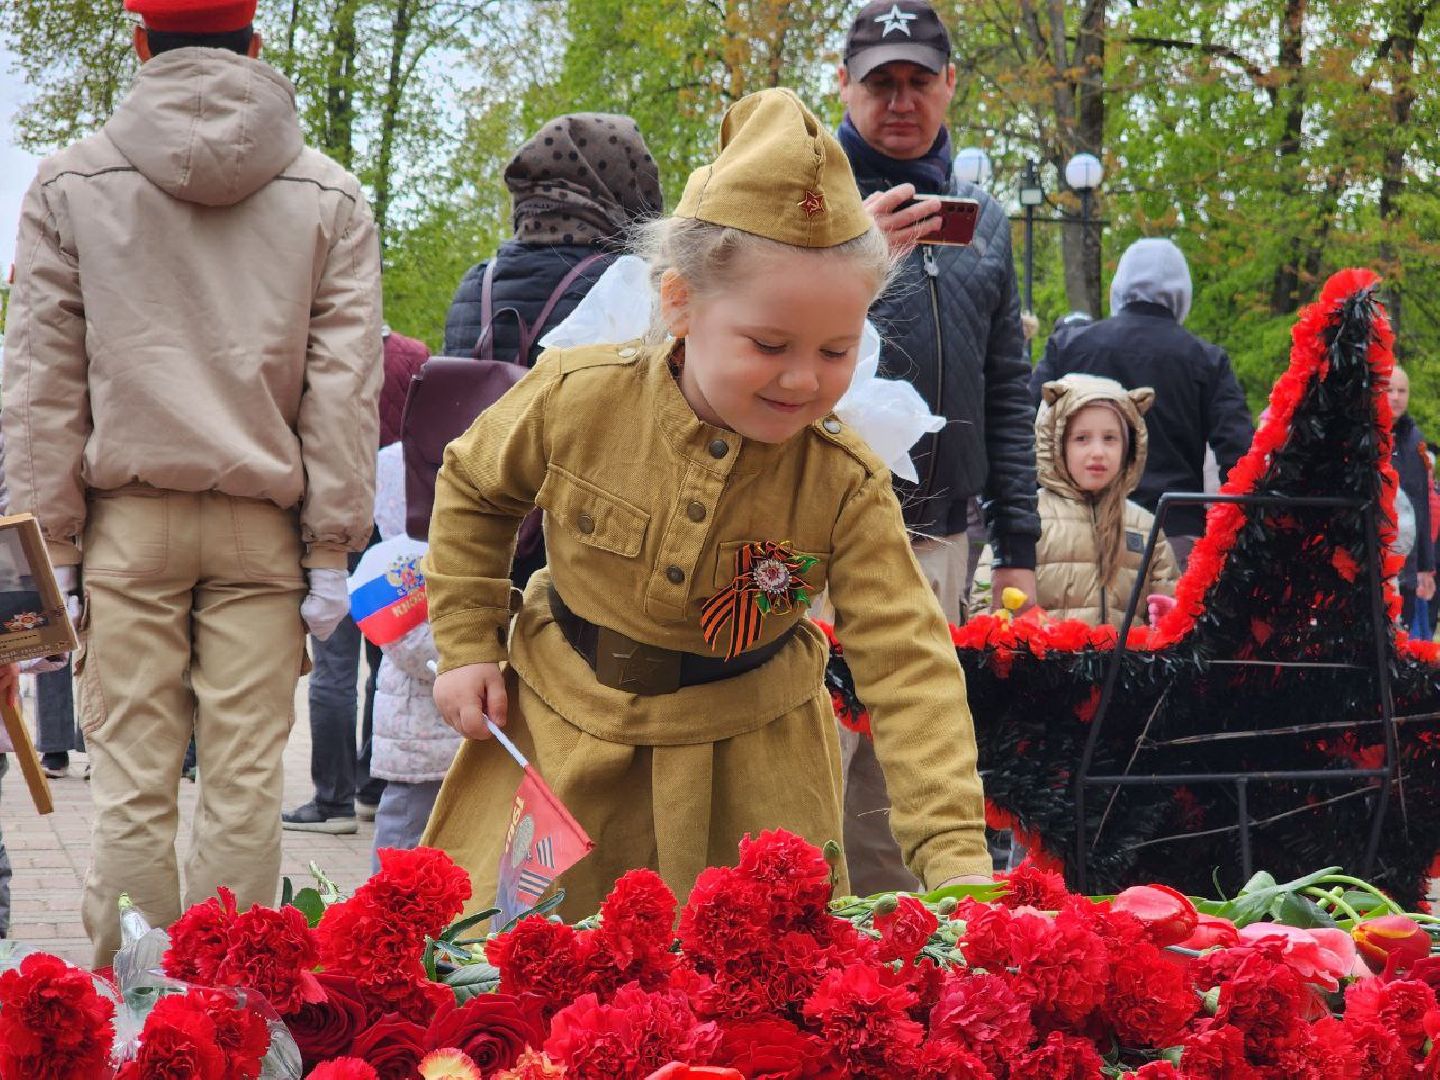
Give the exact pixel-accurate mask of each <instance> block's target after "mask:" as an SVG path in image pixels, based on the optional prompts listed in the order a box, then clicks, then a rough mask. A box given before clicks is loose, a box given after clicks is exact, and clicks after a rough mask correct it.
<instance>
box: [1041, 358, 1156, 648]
mask: <svg viewBox="0 0 1440 1080" xmlns="http://www.w3.org/2000/svg"><path fill="white" fill-rule="evenodd" d="M1154 399H1155V392H1154V391H1153V390H1151V389H1150V388H1149V387H1148V386H1147V387H1140V388H1138V389H1135V390H1126V389H1125V388H1124V387H1123V386H1121V385H1120V384H1119V383H1118V382H1116V381H1115V380H1113V379H1103V378H1099V377H1098V376H1093V375H1067V376H1065V378H1063V379H1059V380H1056V381H1054V382H1048V383H1046V384H1045V386H1044V388H1043V390H1042V404H1041V406H1040V410H1039V413H1038V414H1037V415H1036V417H1035V465H1036V471H1037V473H1038V475H1039V480H1040V544H1039V547H1038V548H1037V549H1036V555H1035V579H1036V586H1037V595H1036V597H1035V602H1036V603H1037V604H1038V605H1039V606H1040V607H1041V608H1043V609H1044V610H1045V612H1046V613H1047V614H1048V615H1050V616H1051V617H1052V618H1055V619H1081V620H1083V621H1085V622H1088V623H1093V624H1096V625H1099V624H1100V623H1109V624H1110V625H1111V626H1115V627H1118V626H1119V625H1120V624H1121V623H1122V622H1124V620H1125V609H1126V605H1127V604H1128V603H1129V602H1130V593H1131V590H1132V589H1134V588H1135V587H1136V581H1137V578H1138V576H1139V572H1140V561H1141V558H1142V556H1143V554H1144V551H1145V542H1146V540H1147V539H1148V537H1149V535H1150V527H1151V525H1152V524H1153V523H1154V520H1155V518H1154V516H1153V515H1152V514H1151V513H1150V512H1149V511H1148V510H1145V509H1144V508H1142V507H1141V506H1139V505H1138V504H1136V503H1133V502H1130V501H1129V499H1128V498H1127V496H1128V495H1129V494H1130V492H1132V491H1134V490H1135V485H1136V484H1138V483H1139V482H1140V476H1141V474H1142V473H1143V472H1144V471H1145V446H1146V438H1145V424H1144V423H1143V422H1142V420H1141V417H1142V416H1143V415H1144V414H1145V412H1146V410H1147V409H1149V408H1150V403H1151V402H1152V401H1154ZM1107 439H1108V440H1111V441H1112V442H1111V446H1110V448H1108V449H1107V448H1105V446H1104V443H1105V442H1106V440H1107ZM1107 458H1108V460H1107ZM1178 577H1179V573H1178V570H1177V567H1176V563H1175V556H1174V554H1173V553H1172V552H1171V550H1170V545H1169V543H1168V542H1167V541H1166V540H1165V537H1164V535H1163V534H1161V536H1160V537H1159V539H1158V541H1157V543H1156V546H1155V557H1154V559H1153V560H1152V561H1151V564H1150V572H1149V575H1148V576H1147V577H1146V579H1145V581H1144V583H1143V591H1142V592H1141V594H1140V595H1141V599H1140V604H1139V606H1138V607H1137V609H1136V610H1137V618H1138V620H1139V622H1140V623H1141V624H1143V623H1144V621H1145V619H1146V613H1147V605H1146V603H1145V598H1146V597H1148V596H1150V595H1152V594H1158V595H1162V596H1168V595H1170V594H1172V593H1173V592H1174V591H1175V582H1176V580H1177V578H1178Z"/></svg>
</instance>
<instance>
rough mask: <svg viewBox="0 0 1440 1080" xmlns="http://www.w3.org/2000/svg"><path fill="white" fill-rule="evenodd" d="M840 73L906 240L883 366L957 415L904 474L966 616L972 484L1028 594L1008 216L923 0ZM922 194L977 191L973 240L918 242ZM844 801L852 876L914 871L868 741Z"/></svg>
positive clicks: (936, 572)
mask: <svg viewBox="0 0 1440 1080" xmlns="http://www.w3.org/2000/svg"><path fill="white" fill-rule="evenodd" d="M839 80H840V98H841V100H842V101H843V102H844V103H845V119H844V121H843V122H842V123H841V125H840V132H839V135H840V142H841V145H842V146H844V148H845V152H846V154H847V155H848V156H849V158H850V164H851V167H852V168H853V169H854V171H855V178H856V180H857V181H858V183H859V185H860V191H861V193H862V194H863V195H865V196H866V205H867V206H868V207H869V209H870V212H871V213H872V214H873V215H874V217H875V220H876V221H877V222H878V224H879V225H880V228H881V229H882V230H883V231H884V232H885V234H886V235H887V237H889V239H890V242H891V246H892V248H894V249H895V250H896V251H898V252H902V253H904V254H905V262H904V267H903V270H902V273H901V277H900V280H899V282H898V283H897V284H896V286H895V287H894V288H892V289H891V290H890V292H889V293H888V294H887V295H886V296H885V297H883V298H882V299H881V300H880V301H879V302H878V303H877V304H876V305H875V307H874V308H872V309H871V313H870V314H871V318H872V319H873V320H874V322H875V324H876V326H877V327H878V328H879V330H880V334H881V338H882V340H883V341H884V343H885V344H884V347H883V349H882V352H881V363H882V373H883V374H887V375H889V376H890V377H892V378H904V379H908V380H909V381H911V382H912V383H914V385H915V387H916V389H917V390H919V391H920V393H921V394H922V395H924V397H925V400H926V401H927V402H928V403H929V405H930V409H931V411H932V412H935V413H936V414H938V415H941V416H944V417H945V419H946V420H947V421H948V423H947V425H946V426H945V428H944V429H943V430H941V431H940V432H939V434H937V435H933V436H928V435H927V436H926V437H925V438H924V439H923V440H921V442H920V443H919V444H918V445H917V447H916V449H915V451H914V454H915V465H916V470H917V471H918V473H919V474H920V483H919V484H918V485H912V484H908V483H905V482H904V481H898V482H897V485H896V486H897V488H898V489H899V494H900V497H901V501H902V502H903V503H904V505H905V508H906V521H907V523H908V524H909V525H910V526H911V528H912V529H914V530H915V531H916V532H917V533H918V534H920V536H921V537H922V539H920V540H918V541H917V542H916V544H915V554H916V556H917V557H918V558H919V560H920V564H921V566H922V567H923V568H924V570H925V572H926V574H927V576H928V577H929V578H930V582H931V584H932V586H933V587H934V588H935V591H936V593H937V594H938V595H939V596H940V601H941V606H942V607H944V609H945V611H946V614H947V615H948V616H949V618H950V619H951V620H952V621H957V622H958V621H959V619H960V617H961V610H962V608H963V606H964V600H965V597H966V595H967V594H968V592H969V586H970V581H971V580H972V579H973V577H974V571H975V567H974V566H973V565H972V564H971V558H970V551H971V545H970V544H969V542H968V539H967V537H966V535H965V532H966V524H967V509H968V507H969V505H970V503H971V500H972V499H973V498H975V497H978V499H979V505H980V507H981V509H982V511H983V514H984V518H985V524H986V526H987V529H988V532H989V536H990V543H991V546H992V548H993V549H994V552H995V569H994V573H993V577H992V580H993V582H994V589H993V596H994V598H995V599H996V600H997V601H998V599H999V597H1000V594H1001V592H1002V591H1003V590H1004V589H1005V588H1006V587H1010V586H1013V587H1015V588H1018V589H1020V590H1021V591H1023V592H1024V593H1025V594H1026V595H1027V596H1032V597H1033V596H1034V595H1035V544H1036V541H1037V540H1038V539H1039V536H1040V518H1039V515H1038V513H1037V511H1036V506H1035V490H1036V486H1035V485H1036V481H1035V449H1034V419H1035V411H1034V407H1033V406H1032V405H1031V403H1030V397H1029V391H1028V380H1029V375H1030V364H1029V362H1028V360H1027V358H1026V354H1025V339H1024V333H1023V330H1022V328H1021V323H1020V301H1019V294H1018V291H1017V289H1016V285H1015V265H1014V261H1013V259H1012V258H1011V253H1010V224H1009V220H1008V218H1007V216H1006V214H1005V211H1004V209H1003V208H1002V207H1001V206H1000V205H999V203H997V202H996V201H995V200H994V199H992V198H990V197H989V196H988V195H987V194H986V193H985V192H984V191H982V190H981V189H980V188H978V187H975V186H974V185H972V184H963V183H961V184H957V183H956V182H955V180H954V177H953V175H952V169H951V152H950V135H949V133H948V132H947V131H946V129H945V119H946V112H947V110H948V108H949V105H950V101H951V99H952V98H953V97H954V94H955V67H954V65H953V64H952V63H951V62H950V35H949V34H948V33H947V32H946V30H945V26H944V24H942V23H941V21H940V18H939V16H938V15H937V14H936V13H935V9H934V8H932V7H931V6H930V5H929V4H927V3H924V2H922V0H882V2H876V3H870V4H866V5H865V6H864V7H863V8H861V9H860V11H859V13H858V14H857V15H856V16H855V20H854V22H853V23H852V24H851V27H850V34H849V37H848V38H847V39H846V43H845V57H844V62H843V63H842V64H841V65H840V69H839ZM926 195H958V196H962V197H964V198H968V199H975V200H976V201H977V202H979V204H980V212H979V217H978V221H977V223H976V228H975V236H974V240H973V241H972V243H971V244H970V245H969V246H967V247H952V246H940V245H932V244H927V243H925V242H924V241H925V237H926V236H928V235H929V234H930V233H932V232H933V231H934V230H935V229H936V228H938V227H939V224H940V218H939V216H938V213H937V211H938V210H939V205H938V204H937V203H936V202H934V201H933V200H927V199H925V198H924V196H926ZM917 197H918V201H917ZM845 801H846V806H845V810H846V823H845V847H846V855H847V858H848V860H849V862H850V867H851V881H852V884H853V885H854V887H855V889H856V890H857V891H858V892H860V893H861V894H864V893H866V892H872V891H880V890H883V889H895V888H902V887H908V886H909V885H912V884H913V879H911V878H908V876H907V875H905V872H904V870H903V867H902V865H901V862H900V857H899V852H898V850H897V849H896V847H895V843H894V840H893V839H892V838H891V837H890V835H889V829H888V825H887V821H886V818H887V815H886V814H884V813H877V812H876V811H883V810H885V809H887V808H888V806H889V800H888V798H887V796H886V795H885V789H884V781H883V779H882V778H881V776H880V772H879V768H878V766H877V765H876V763H875V758H874V753H873V751H872V750H871V749H870V747H869V746H868V745H861V746H859V747H858V748H857V749H856V752H855V754H854V757H853V758H852V759H851V762H850V765H849V768H848V771H847V775H846V797H845Z"/></svg>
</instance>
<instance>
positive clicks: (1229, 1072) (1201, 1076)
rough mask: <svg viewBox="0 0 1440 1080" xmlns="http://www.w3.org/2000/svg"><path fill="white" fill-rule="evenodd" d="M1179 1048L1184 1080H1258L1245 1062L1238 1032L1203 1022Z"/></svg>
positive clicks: (1243, 1037) (1209, 1022)
mask: <svg viewBox="0 0 1440 1080" xmlns="http://www.w3.org/2000/svg"><path fill="white" fill-rule="evenodd" d="M1182 1045H1183V1047H1184V1050H1183V1051H1182V1052H1181V1054H1180V1067H1181V1069H1183V1070H1184V1073H1185V1080H1258V1077H1259V1075H1260V1074H1259V1073H1257V1072H1256V1071H1255V1069H1254V1068H1253V1067H1252V1066H1251V1065H1250V1063H1249V1062H1248V1061H1246V1060H1245V1036H1244V1035H1243V1034H1242V1033H1241V1032H1240V1030H1239V1029H1238V1028H1233V1027H1229V1026H1228V1025H1225V1024H1217V1023H1215V1022H1214V1021H1213V1020H1210V1021H1206V1022H1205V1023H1204V1025H1202V1026H1201V1027H1200V1029H1199V1030H1198V1031H1196V1032H1195V1034H1193V1035H1191V1036H1189V1037H1187V1038H1186V1039H1185V1041H1184V1043H1183V1044H1182Z"/></svg>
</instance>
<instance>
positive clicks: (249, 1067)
mask: <svg viewBox="0 0 1440 1080" xmlns="http://www.w3.org/2000/svg"><path fill="white" fill-rule="evenodd" d="M171 1002H176V1003H186V1004H188V1005H189V1006H190V1007H192V1008H195V1009H199V1010H200V1011H202V1012H203V1013H204V1014H205V1015H206V1016H207V1017H209V1019H210V1022H211V1023H212V1024H214V1025H215V1045H216V1046H218V1047H219V1048H220V1052H221V1053H223V1054H224V1055H225V1080H254V1078H255V1077H257V1076H259V1075H260V1063H261V1062H262V1061H263V1060H264V1059H265V1053H266V1051H268V1050H269V1049H270V1028H269V1027H268V1026H267V1025H266V1023H265V1018H264V1017H263V1016H261V1015H260V1014H259V1013H258V1012H256V1011H255V1010H253V1009H247V1008H245V1007H244V1006H243V1005H242V1004H241V1003H240V1001H239V1000H238V999H237V998H236V997H235V996H234V993H233V991H232V992H227V991H224V990H211V989H207V988H203V987H193V988H192V989H191V990H190V991H189V992H188V993H186V994H185V995H184V996H183V997H182V996H179V995H171V996H170V997H166V998H162V999H161V1000H160V1001H159V1002H158V1003H157V1004H156V1006H155V1009H156V1010H159V1009H160V1008H161V1006H169V1007H174V1008H180V1007H181V1005H180V1004H176V1005H174V1006H170V1003H171Z"/></svg>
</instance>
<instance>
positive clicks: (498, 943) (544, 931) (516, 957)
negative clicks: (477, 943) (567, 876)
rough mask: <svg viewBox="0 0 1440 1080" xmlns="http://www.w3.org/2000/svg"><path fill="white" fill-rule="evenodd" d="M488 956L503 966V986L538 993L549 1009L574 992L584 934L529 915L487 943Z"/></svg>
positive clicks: (516, 991)
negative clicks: (581, 938)
mask: <svg viewBox="0 0 1440 1080" xmlns="http://www.w3.org/2000/svg"><path fill="white" fill-rule="evenodd" d="M485 957H486V959H488V960H489V961H490V963H492V964H494V965H495V967H497V968H499V969H500V989H501V990H504V991H505V992H507V993H510V994H537V995H539V996H540V998H541V999H542V1000H543V1001H544V1002H545V1009H546V1012H547V1013H553V1012H554V1011H556V1010H557V1009H559V1008H561V1007H562V1006H563V1005H564V1004H565V1003H566V1002H568V1001H569V1000H570V999H571V998H572V997H573V996H574V993H573V991H574V989H575V985H576V980H577V976H578V970H577V969H578V968H579V966H580V959H581V956H580V936H579V935H578V934H576V933H575V931H574V930H573V929H572V928H571V927H569V926H566V925H564V924H563V923H552V922H549V921H548V920H546V919H544V918H543V917H541V916H538V915H529V916H526V917H525V918H523V919H521V920H520V921H519V922H518V923H516V924H515V927H514V929H512V930H510V931H509V932H508V933H504V934H500V935H498V936H496V937H493V938H491V939H490V940H489V941H487V942H486V943H485Z"/></svg>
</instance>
